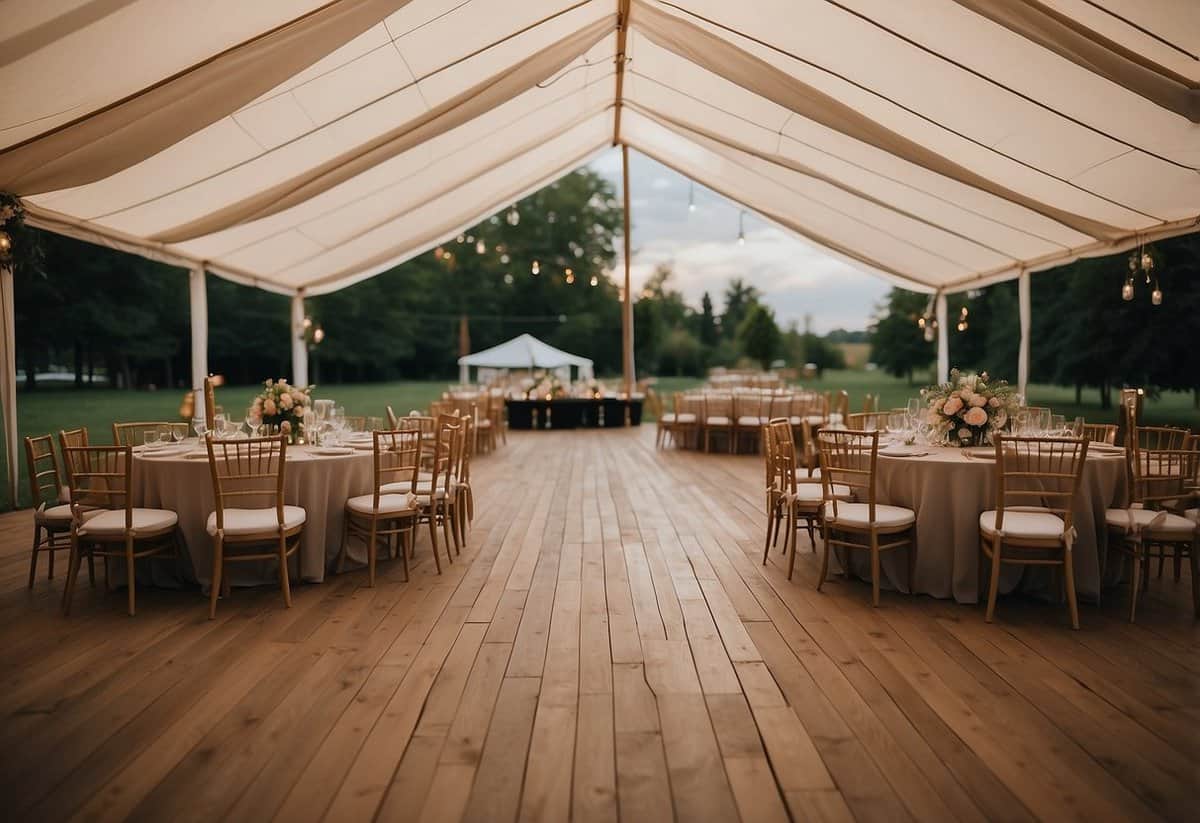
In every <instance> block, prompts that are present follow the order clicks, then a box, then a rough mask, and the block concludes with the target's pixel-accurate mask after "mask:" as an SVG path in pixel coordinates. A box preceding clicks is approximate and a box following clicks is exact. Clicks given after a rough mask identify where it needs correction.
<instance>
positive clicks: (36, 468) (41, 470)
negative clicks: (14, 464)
mask: <svg viewBox="0 0 1200 823" xmlns="http://www.w3.org/2000/svg"><path fill="white" fill-rule="evenodd" d="M25 462H26V464H27V467H28V470H29V499H30V500H32V501H33V506H34V508H38V507H39V506H41V505H42V504H43V503H45V504H48V505H52V506H53V505H57V504H58V503H60V502H61V501H62V489H63V485H62V476H61V475H60V474H59V470H58V456H57V455H56V454H55V453H54V437H53V435H49V434H43V435H41V436H40V437H26V438H25Z"/></svg>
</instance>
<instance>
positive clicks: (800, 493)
mask: <svg viewBox="0 0 1200 823" xmlns="http://www.w3.org/2000/svg"><path fill="white" fill-rule="evenodd" d="M833 494H834V496H835V497H837V498H838V499H839V500H841V499H842V498H850V497H851V496H853V492H852V491H851V489H850V487H849V486H843V485H842V484H840V483H834V484H833ZM824 495H825V489H824V488H823V484H821V483H797V484H796V497H797V498H798V499H800V500H801V501H806V502H808V501H812V502H815V501H817V500H820V499H822V498H823V497H824ZM875 508H876V514H878V509H879V507H878V506H876V507H875ZM841 510H842V506H841V504H840V503H839V504H838V511H839V512H841Z"/></svg>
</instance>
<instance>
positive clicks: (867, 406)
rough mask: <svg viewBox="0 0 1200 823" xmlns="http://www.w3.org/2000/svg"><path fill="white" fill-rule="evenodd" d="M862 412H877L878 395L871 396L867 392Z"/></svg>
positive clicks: (864, 396)
mask: <svg viewBox="0 0 1200 823" xmlns="http://www.w3.org/2000/svg"><path fill="white" fill-rule="evenodd" d="M862 410H863V411H864V412H877V411H879V395H877V394H871V393H870V392H868V393H867V394H864V395H863V407H862Z"/></svg>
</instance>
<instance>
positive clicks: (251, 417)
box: [246, 406, 262, 437]
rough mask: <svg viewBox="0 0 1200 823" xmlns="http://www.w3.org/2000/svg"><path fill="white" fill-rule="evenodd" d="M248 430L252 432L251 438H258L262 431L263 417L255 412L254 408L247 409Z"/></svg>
mask: <svg viewBox="0 0 1200 823" xmlns="http://www.w3.org/2000/svg"><path fill="white" fill-rule="evenodd" d="M246 428H247V429H249V430H250V436H251V437H258V432H259V430H260V429H262V417H260V416H259V414H258V412H256V411H255V410H254V407H253V406H250V407H249V408H248V409H246Z"/></svg>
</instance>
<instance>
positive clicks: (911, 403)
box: [906, 397, 925, 420]
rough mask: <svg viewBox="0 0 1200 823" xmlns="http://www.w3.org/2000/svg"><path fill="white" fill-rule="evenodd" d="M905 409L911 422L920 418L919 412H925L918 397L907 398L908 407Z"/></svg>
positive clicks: (923, 405)
mask: <svg viewBox="0 0 1200 823" xmlns="http://www.w3.org/2000/svg"><path fill="white" fill-rule="evenodd" d="M906 409H907V410H908V416H909V417H910V418H912V419H913V420H916V419H917V418H918V417H920V416H921V412H923V411H925V404H924V403H923V402H922V401H921V398H919V397H910V398H908V405H907V406H906Z"/></svg>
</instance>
